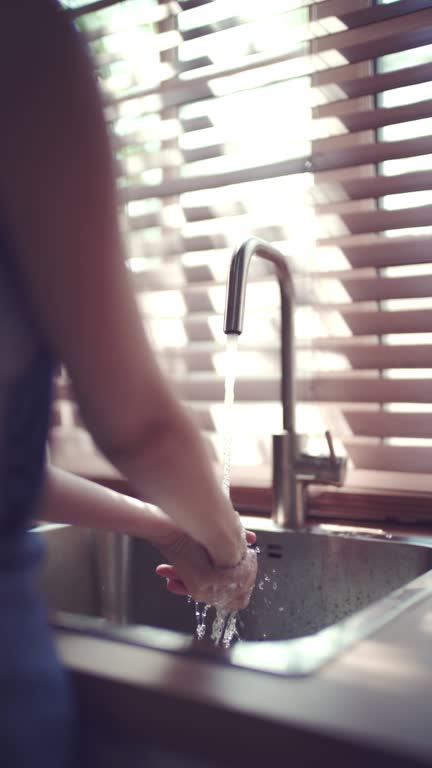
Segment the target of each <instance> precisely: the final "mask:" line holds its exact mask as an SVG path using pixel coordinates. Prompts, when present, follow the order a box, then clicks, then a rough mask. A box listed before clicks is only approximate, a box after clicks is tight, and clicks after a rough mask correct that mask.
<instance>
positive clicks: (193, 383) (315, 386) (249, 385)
mask: <svg viewBox="0 0 432 768" xmlns="http://www.w3.org/2000/svg"><path fill="white" fill-rule="evenodd" d="M174 384H175V385H176V387H177V389H178V391H179V392H180V393H181V395H182V397H183V399H185V400H194V401H197V402H199V401H204V402H222V401H223V399H224V382H223V380H222V379H221V378H220V377H217V376H216V375H207V374H195V375H191V376H189V377H187V378H179V379H175V380H174ZM296 392H297V398H298V400H299V401H303V402H315V403H317V402H333V403H344V402H348V403H389V402H394V403H415V402H418V403H430V402H432V379H418V380H417V379H383V378H379V377H378V376H370V377H362V378H361V379H356V378H353V377H349V376H336V375H334V374H331V375H330V374H329V375H327V376H313V377H311V378H310V379H306V378H303V379H299V380H298V381H297V384H296ZM236 397H237V399H238V401H239V402H266V401H277V400H279V399H280V381H279V380H278V379H275V378H271V377H259V378H255V379H253V378H245V377H241V378H239V379H238V380H237V382H236Z"/></svg>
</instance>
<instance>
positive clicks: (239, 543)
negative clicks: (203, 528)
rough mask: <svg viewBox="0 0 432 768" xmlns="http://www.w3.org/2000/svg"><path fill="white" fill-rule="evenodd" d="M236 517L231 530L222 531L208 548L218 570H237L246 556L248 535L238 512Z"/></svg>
mask: <svg viewBox="0 0 432 768" xmlns="http://www.w3.org/2000/svg"><path fill="white" fill-rule="evenodd" d="M235 515H236V519H235V520H234V524H233V525H230V527H229V529H226V528H224V529H223V530H222V531H220V532H219V535H218V536H217V537H214V538H213V539H212V541H211V542H210V544H209V546H208V552H209V555H210V558H211V560H212V563H213V565H214V566H215V567H217V568H235V567H236V566H237V565H239V563H241V561H242V560H243V559H244V557H245V555H246V550H247V544H246V533H245V530H244V528H243V526H242V524H241V521H240V516H239V515H238V514H237V512H235Z"/></svg>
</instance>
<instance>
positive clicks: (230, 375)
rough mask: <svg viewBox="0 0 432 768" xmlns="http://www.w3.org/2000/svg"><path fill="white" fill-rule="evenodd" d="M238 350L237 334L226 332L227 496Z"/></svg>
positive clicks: (225, 468)
mask: <svg viewBox="0 0 432 768" xmlns="http://www.w3.org/2000/svg"><path fill="white" fill-rule="evenodd" d="M237 351H238V336H237V334H228V336H227V345H226V353H225V401H224V425H223V476H222V487H223V489H224V491H225V493H226V495H227V496H229V495H230V485H231V452H232V440H233V426H232V425H233V410H234V385H235V380H236V363H237Z"/></svg>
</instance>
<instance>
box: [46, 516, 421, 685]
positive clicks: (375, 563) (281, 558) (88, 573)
mask: <svg viewBox="0 0 432 768" xmlns="http://www.w3.org/2000/svg"><path fill="white" fill-rule="evenodd" d="M245 524H246V525H247V527H248V528H250V529H252V530H255V531H256V534H257V545H258V547H259V550H260V552H259V555H258V563H259V572H258V578H257V585H256V588H255V591H254V594H253V597H252V600H251V603H250V605H249V607H248V609H247V610H245V611H242V612H241V613H240V614H239V617H238V621H237V627H238V631H239V635H240V641H238V642H237V643H235V644H234V646H233V647H232V648H230V649H227V650H225V649H220V648H215V647H214V646H213V645H212V644H211V643H210V642H206V641H205V640H204V641H198V640H196V638H195V627H196V619H195V604H194V603H193V602H188V600H187V599H186V598H181V597H178V596H175V595H171V594H170V593H168V592H167V591H166V588H165V582H164V580H163V579H160V578H159V577H157V576H156V575H155V574H154V570H155V567H156V565H157V564H158V563H159V562H161V556H160V554H159V553H158V552H157V551H156V550H154V549H153V548H152V547H151V546H150V545H149V544H148V543H147V542H145V541H143V540H140V539H134V538H130V537H128V536H124V535H119V534H111V533H110V534H107V533H96V532H94V531H91V530H87V529H83V528H76V527H72V526H40V527H39V528H38V529H37V530H38V532H39V534H40V535H41V536H43V538H44V539H45V542H46V550H47V557H46V559H45V563H44V566H43V570H42V573H41V589H42V591H43V593H44V595H45V596H46V599H47V602H48V606H49V608H50V610H51V611H52V614H53V621H54V623H57V624H60V625H63V626H64V625H66V626H68V627H72V628H77V629H81V630H82V631H87V632H97V633H101V632H102V633H103V634H105V635H108V636H113V637H116V638H121V639H123V640H125V641H126V642H133V643H140V644H141V643H142V644H144V645H150V646H152V647H158V648H162V649H164V648H166V649H167V650H170V651H172V650H174V651H179V652H186V653H200V654H203V653H204V654H206V655H207V656H208V657H209V658H214V660H215V661H219V662H220V661H222V662H223V663H230V664H235V665H239V666H246V667H252V668H254V669H259V670H261V671H265V672H273V673H276V674H284V675H291V674H292V675H294V674H308V673H311V672H313V671H314V670H316V669H318V668H319V667H320V666H321V664H323V663H324V662H325V661H326V660H328V659H330V658H332V657H334V656H335V655H337V654H339V653H341V652H342V651H343V650H344V649H345V648H347V647H349V646H350V645H352V644H353V643H354V642H356V641H358V640H359V639H360V638H362V637H365V636H367V635H368V634H370V633H371V632H373V631H375V630H376V629H377V628H378V627H380V626H382V625H383V624H384V623H386V622H387V621H389V620H390V619H392V618H393V617H394V616H395V615H396V614H397V613H399V612H400V611H402V610H404V609H405V608H406V607H407V606H409V605H411V604H412V603H413V602H416V601H418V600H420V599H422V598H423V597H425V596H426V595H428V594H429V593H430V594H432V570H431V569H432V539H428V538H424V537H422V538H418V539H416V538H413V537H406V536H403V537H402V536H398V537H390V536H388V535H387V536H386V534H385V533H384V532H377V531H374V530H372V529H370V530H369V529H359V528H356V529H348V528H346V527H344V528H343V527H338V526H324V525H321V526H316V527H315V528H312V529H310V530H308V531H307V532H295V533H294V532H290V531H287V530H285V529H281V528H278V527H277V526H275V525H274V524H273V523H271V522H270V521H267V520H266V521H257V520H256V519H254V518H250V519H246V520H245ZM212 619H213V616H212V615H211V611H209V613H208V617H207V627H208V629H207V635H209V634H210V630H211V623H212Z"/></svg>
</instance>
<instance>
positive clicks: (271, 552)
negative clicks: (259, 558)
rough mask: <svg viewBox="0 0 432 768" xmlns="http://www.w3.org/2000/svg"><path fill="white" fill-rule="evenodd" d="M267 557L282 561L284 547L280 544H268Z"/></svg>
mask: <svg viewBox="0 0 432 768" xmlns="http://www.w3.org/2000/svg"><path fill="white" fill-rule="evenodd" d="M267 557H273V558H277V559H280V558H281V557H282V547H281V546H280V544H267Z"/></svg>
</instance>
